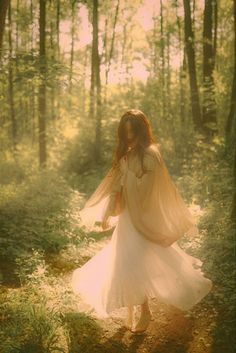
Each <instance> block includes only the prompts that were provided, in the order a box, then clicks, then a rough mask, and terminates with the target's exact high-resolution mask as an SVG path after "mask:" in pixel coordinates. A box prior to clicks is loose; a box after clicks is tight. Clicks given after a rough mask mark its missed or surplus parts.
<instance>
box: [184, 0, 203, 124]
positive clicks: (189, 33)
mask: <svg viewBox="0 0 236 353" xmlns="http://www.w3.org/2000/svg"><path fill="white" fill-rule="evenodd" d="M183 1H184V32H185V47H186V53H187V58H188V71H189V81H190V93H191V106H192V115H193V123H194V125H195V127H196V128H201V127H202V117H201V108H200V100H199V92H198V84H197V74H196V63H195V50H194V33H193V30H192V21H191V11H190V0H183Z"/></svg>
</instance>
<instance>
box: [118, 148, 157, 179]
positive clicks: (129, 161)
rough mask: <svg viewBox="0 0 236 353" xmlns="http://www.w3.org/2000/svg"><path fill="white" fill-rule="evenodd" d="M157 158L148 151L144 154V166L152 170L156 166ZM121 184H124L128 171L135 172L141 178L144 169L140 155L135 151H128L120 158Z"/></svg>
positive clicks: (147, 169)
mask: <svg viewBox="0 0 236 353" xmlns="http://www.w3.org/2000/svg"><path fill="white" fill-rule="evenodd" d="M155 163H156V161H155V158H154V157H153V156H151V155H150V154H148V153H145V154H144V157H143V167H144V169H145V170H146V171H151V170H153V169H154V166H155ZM120 172H121V181H120V183H121V185H124V180H125V177H126V175H127V173H128V172H130V173H133V174H134V175H135V176H136V177H137V178H141V177H142V175H143V174H144V171H143V169H142V166H141V161H140V158H139V156H138V155H137V154H136V153H134V152H133V151H128V153H126V154H125V155H124V156H123V157H122V158H121V159H120Z"/></svg>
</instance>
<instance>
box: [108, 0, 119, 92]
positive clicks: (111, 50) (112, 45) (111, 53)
mask: <svg viewBox="0 0 236 353" xmlns="http://www.w3.org/2000/svg"><path fill="white" fill-rule="evenodd" d="M119 6H120V0H117V4H116V12H115V18H114V23H113V29H112V39H111V47H110V53H109V57H108V64H107V67H106V83H105V84H106V86H107V84H108V75H109V71H110V66H111V59H112V56H113V51H114V43H115V33H116V24H117V19H118V13H119Z"/></svg>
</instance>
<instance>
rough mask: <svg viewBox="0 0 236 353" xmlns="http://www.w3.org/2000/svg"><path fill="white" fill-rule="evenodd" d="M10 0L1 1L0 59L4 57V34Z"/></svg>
mask: <svg viewBox="0 0 236 353" xmlns="http://www.w3.org/2000/svg"><path fill="white" fill-rule="evenodd" d="M9 4H10V0H1V1H0V59H1V55H2V41H3V34H4V29H5V21H6V16H7V9H8V7H9Z"/></svg>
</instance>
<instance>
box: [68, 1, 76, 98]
mask: <svg viewBox="0 0 236 353" xmlns="http://www.w3.org/2000/svg"><path fill="white" fill-rule="evenodd" d="M75 4H76V3H75V1H73V2H72V4H71V12H72V14H71V17H72V24H71V49H70V73H69V93H70V94H71V93H72V77H73V67H74V41H75Z"/></svg>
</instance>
